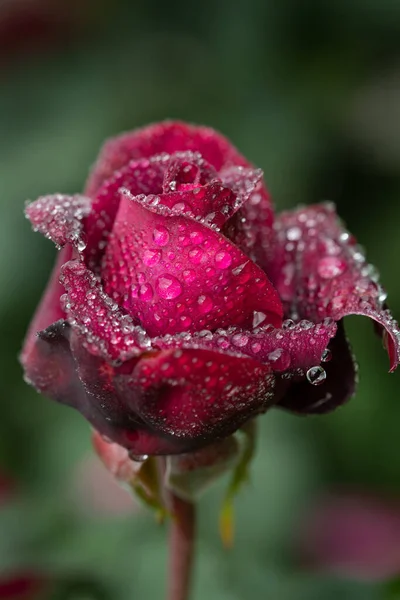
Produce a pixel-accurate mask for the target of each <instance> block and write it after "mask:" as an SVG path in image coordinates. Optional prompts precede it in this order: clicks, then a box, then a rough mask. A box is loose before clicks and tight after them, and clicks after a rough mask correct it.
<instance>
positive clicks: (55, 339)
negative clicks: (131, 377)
mask: <svg viewBox="0 0 400 600" xmlns="http://www.w3.org/2000/svg"><path fill="white" fill-rule="evenodd" d="M71 331H72V330H71V327H70V326H69V325H68V323H66V322H65V321H58V322H57V323H54V324H53V325H51V326H50V327H48V328H47V329H46V330H45V331H42V332H40V334H39V336H38V338H37V340H36V343H35V345H34V346H32V347H31V349H30V352H29V354H28V355H26V358H25V360H24V361H23V366H24V369H25V377H26V379H27V381H28V383H30V384H31V385H33V386H34V387H35V388H36V390H37V391H38V392H40V393H42V394H44V395H46V396H48V397H49V398H52V399H53V400H56V401H57V402H61V403H62V404H66V405H68V406H71V407H73V408H75V409H77V410H79V412H81V413H82V414H83V415H84V417H86V419H87V420H88V421H89V422H90V423H91V424H92V425H93V426H94V427H95V428H96V429H97V430H98V431H99V432H100V433H102V434H103V435H105V436H107V437H108V438H109V439H111V440H113V441H115V442H117V443H118V444H120V445H121V446H124V447H125V448H128V449H130V450H131V451H132V452H133V453H135V454H138V455H140V454H174V453H176V452H178V453H179V452H183V451H184V448H183V449H182V447H181V446H180V445H179V444H177V443H176V442H175V440H174V439H173V438H172V439H166V438H165V437H163V436H162V435H159V434H158V432H157V431H151V430H150V428H149V427H148V426H147V425H145V424H144V423H143V421H141V419H140V418H139V416H138V415H137V414H136V413H135V412H134V411H132V410H131V409H130V408H129V406H127V405H126V404H125V403H124V399H123V398H122V399H120V398H119V397H118V395H117V394H116V392H115V389H114V386H113V378H114V376H115V370H114V368H113V367H112V365H110V364H109V363H107V362H105V361H104V360H103V359H101V358H99V357H96V356H94V355H92V354H90V353H88V352H87V351H86V350H85V348H84V347H83V346H82V344H81V343H80V340H79V338H78V337H77V336H75V335H73V334H72V335H71ZM71 346H72V349H71Z"/></svg>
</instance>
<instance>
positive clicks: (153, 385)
mask: <svg viewBox="0 0 400 600" xmlns="http://www.w3.org/2000/svg"><path fill="white" fill-rule="evenodd" d="M115 386H116V388H117V389H118V391H119V394H120V396H121V397H124V398H126V401H127V403H128V404H129V406H131V407H132V408H133V409H134V410H135V411H136V413H137V414H138V415H139V416H140V417H141V418H142V419H143V421H144V422H145V423H147V424H148V425H149V426H150V427H151V428H152V429H154V430H157V431H159V432H160V433H161V434H164V435H166V436H173V438H174V439H176V440H177V441H178V442H180V443H181V444H184V445H185V447H186V449H185V450H184V451H185V452H187V451H190V450H191V449H195V448H197V447H201V446H203V445H206V444H207V442H209V441H210V440H213V441H215V439H216V438H218V437H226V436H228V435H230V434H231V433H233V432H234V431H236V429H238V427H240V426H241V425H242V424H243V423H244V422H245V421H247V420H248V419H249V418H250V417H252V416H254V415H255V414H257V413H259V412H263V411H265V410H266V409H267V408H268V407H269V406H270V405H271V404H272V402H273V399H274V393H273V391H274V376H273V375H272V373H271V369H270V367H269V366H267V365H262V364H260V363H258V362H256V361H255V360H253V359H251V358H244V357H234V356H227V355H224V354H220V353H217V352H212V351H209V350H194V349H190V350H170V351H168V350H167V351H163V352H159V353H157V354H155V355H154V356H151V355H150V356H148V357H143V358H142V359H141V360H139V362H137V364H136V366H135V368H134V370H133V372H132V374H131V375H120V376H117V377H116V378H115ZM138 390H140V393H138Z"/></svg>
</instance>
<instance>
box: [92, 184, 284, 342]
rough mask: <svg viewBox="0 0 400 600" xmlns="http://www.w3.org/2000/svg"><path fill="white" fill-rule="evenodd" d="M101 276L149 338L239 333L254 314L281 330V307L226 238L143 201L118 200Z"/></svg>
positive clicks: (255, 270)
mask: <svg viewBox="0 0 400 600" xmlns="http://www.w3.org/2000/svg"><path fill="white" fill-rule="evenodd" d="M147 200H148V199H147ZM156 211H159V212H156ZM160 213H161V214H160ZM102 275H103V281H104V287H105V290H106V292H107V293H108V294H109V295H110V296H112V297H113V298H114V300H115V301H116V302H117V303H118V304H119V305H120V306H123V307H124V308H125V309H126V310H127V311H128V312H129V314H131V315H134V316H137V317H138V318H139V319H140V321H141V323H142V325H143V327H144V328H145V329H146V331H147V332H148V333H149V335H152V336H153V335H159V334H165V333H176V332H179V331H196V330H199V329H203V328H205V327H208V328H211V329H216V328H217V327H224V326H229V325H240V324H243V325H245V324H247V323H248V322H250V323H251V321H252V318H253V312H254V311H261V312H263V313H265V315H266V316H267V322H272V323H273V324H275V325H278V326H279V325H280V323H281V315H282V307H281V303H280V299H279V297H278V295H277V294H276V292H275V290H274V288H273V287H272V285H271V284H270V283H269V281H268V279H267V277H266V275H265V274H264V273H263V271H261V269H259V267H257V266H256V265H255V264H254V263H252V262H251V261H250V260H249V259H248V258H247V257H246V256H245V255H244V254H243V253H242V252H241V251H240V250H239V249H238V248H236V247H235V246H233V245H232V244H231V243H230V242H229V241H228V240H226V239H225V238H224V236H222V235H220V234H218V233H217V232H215V231H213V230H212V229H210V228H209V227H206V226H204V225H203V224H201V223H198V222H196V221H195V220H192V219H188V218H186V217H184V216H180V215H173V214H171V211H169V210H168V209H159V208H158V206H155V205H153V206H151V204H149V203H147V204H146V198H143V197H136V198H130V197H128V196H126V195H125V196H124V197H123V198H122V200H121V204H120V208H119V212H118V216H117V218H116V221H115V224H114V229H113V233H112V235H111V236H110V240H109V243H108V246H107V249H106V255H105V261H104V268H103V273H102Z"/></svg>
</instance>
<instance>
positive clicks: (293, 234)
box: [286, 227, 301, 242]
mask: <svg viewBox="0 0 400 600" xmlns="http://www.w3.org/2000/svg"><path fill="white" fill-rule="evenodd" d="M286 237H287V239H288V240H290V241H291V242H296V241H297V240H299V239H300V238H301V229H300V227H290V228H289V229H288V230H287V232H286Z"/></svg>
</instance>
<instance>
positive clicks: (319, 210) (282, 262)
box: [265, 204, 400, 371]
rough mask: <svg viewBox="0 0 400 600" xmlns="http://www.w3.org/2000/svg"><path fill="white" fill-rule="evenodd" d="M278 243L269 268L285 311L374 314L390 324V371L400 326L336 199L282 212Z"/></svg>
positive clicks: (316, 316) (317, 316)
mask: <svg viewBox="0 0 400 600" xmlns="http://www.w3.org/2000/svg"><path fill="white" fill-rule="evenodd" d="M275 236H276V237H275V247H274V256H273V259H272V260H269V259H268V257H266V259H265V268H266V271H267V273H268V274H269V276H270V277H271V279H272V281H273V283H274V284H275V286H276V288H277V290H278V292H279V295H280V297H281V298H282V300H283V301H284V303H285V306H286V311H287V312H288V313H289V314H290V313H291V314H292V315H294V316H295V317H298V316H300V317H304V318H310V319H311V320H313V321H320V320H322V319H323V318H325V317H332V318H333V319H335V321H339V320H340V319H342V318H343V317H344V316H346V315H349V314H358V315H365V316H368V317H371V318H372V319H374V320H375V321H377V323H379V325H380V326H381V327H382V328H385V329H386V332H387V336H386V337H385V342H386V345H387V348H388V352H389V358H390V365H391V371H393V370H394V369H395V368H396V366H397V364H398V363H399V360H400V330H399V327H398V324H397V323H396V321H394V319H393V318H392V316H391V315H390V313H389V311H388V310H386V307H385V305H384V304H383V303H384V300H385V299H386V294H385V293H384V292H383V290H382V288H381V286H380V285H379V284H378V283H377V282H378V277H377V274H376V271H375V269H374V268H373V267H372V266H371V265H368V264H367V263H366V262H365V257H364V255H363V253H362V250H361V249H360V247H359V246H357V245H356V244H355V240H354V238H352V236H351V235H350V234H349V233H348V232H346V231H345V230H344V229H343V228H342V227H341V225H340V223H339V221H338V219H337V217H336V214H335V210H334V207H333V206H332V205H331V204H324V205H316V206H311V207H308V208H301V209H299V210H296V211H293V212H287V213H283V214H282V215H280V217H279V219H278V220H277V221H276V223H275Z"/></svg>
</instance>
